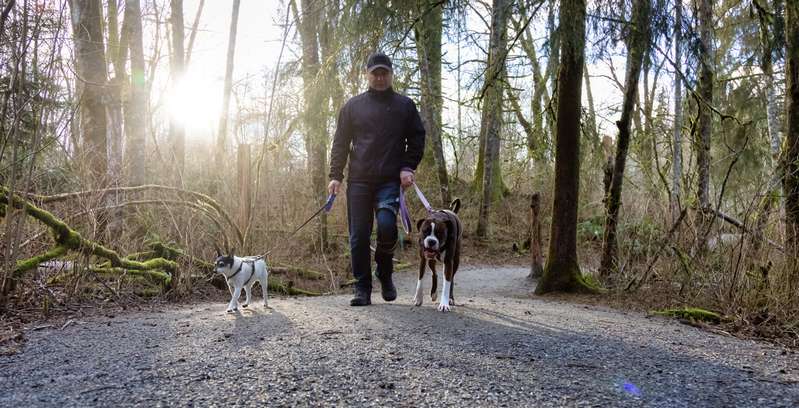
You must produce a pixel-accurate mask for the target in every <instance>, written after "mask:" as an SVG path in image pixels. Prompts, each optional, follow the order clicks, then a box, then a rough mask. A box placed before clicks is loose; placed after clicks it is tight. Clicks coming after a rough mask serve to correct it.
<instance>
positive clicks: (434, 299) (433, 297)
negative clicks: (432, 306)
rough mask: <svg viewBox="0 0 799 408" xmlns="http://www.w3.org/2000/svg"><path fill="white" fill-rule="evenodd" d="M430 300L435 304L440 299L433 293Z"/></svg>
mask: <svg viewBox="0 0 799 408" xmlns="http://www.w3.org/2000/svg"><path fill="white" fill-rule="evenodd" d="M430 299H431V300H432V301H433V302H435V301H436V299H438V295H436V294H435V293H431V294H430Z"/></svg>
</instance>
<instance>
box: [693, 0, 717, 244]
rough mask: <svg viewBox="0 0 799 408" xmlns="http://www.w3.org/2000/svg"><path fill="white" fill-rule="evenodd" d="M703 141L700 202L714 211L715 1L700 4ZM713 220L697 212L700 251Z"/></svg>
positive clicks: (698, 161)
mask: <svg viewBox="0 0 799 408" xmlns="http://www.w3.org/2000/svg"><path fill="white" fill-rule="evenodd" d="M699 59H700V64H699V65H700V67H699V85H698V93H699V98H700V99H701V100H700V101H699V104H698V105H699V140H697V143H696V149H697V153H696V165H697V171H698V172H699V174H698V180H697V201H698V203H699V206H700V207H702V208H707V207H710V160H711V158H710V138H711V135H712V133H713V116H712V112H711V106H712V105H713V81H714V68H713V64H714V61H715V57H714V52H713V0H699ZM711 222H712V219H709V217H708V216H707V215H706V214H705V212H704V211H697V213H696V225H697V231H698V233H699V236H698V237H697V242H696V245H697V247H696V249H697V250H698V251H699V252H702V251H704V250H705V249H706V248H707V236H708V233H709V226H710V223H711Z"/></svg>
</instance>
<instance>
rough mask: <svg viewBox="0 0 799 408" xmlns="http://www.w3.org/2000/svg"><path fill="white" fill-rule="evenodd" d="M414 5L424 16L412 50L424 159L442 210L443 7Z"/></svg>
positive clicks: (445, 196)
mask: <svg viewBox="0 0 799 408" xmlns="http://www.w3.org/2000/svg"><path fill="white" fill-rule="evenodd" d="M437 3H438V4H437ZM417 4H418V5H419V9H420V10H421V12H422V13H424V15H423V17H422V21H421V24H420V25H419V26H418V28H417V30H416V49H417V52H418V55H419V74H420V82H421V83H420V87H421V90H422V106H421V108H422V118H423V119H424V124H425V130H426V131H427V136H428V137H429V138H430V143H428V144H427V146H428V147H427V149H426V150H427V152H426V154H425V155H424V157H429V158H433V159H434V162H435V166H436V172H437V174H438V183H439V189H440V191H441V206H442V208H446V207H448V206H449V202H450V195H449V178H448V176H447V163H446V162H445V161H444V147H443V144H442V142H441V135H442V129H441V126H442V122H441V110H442V109H443V106H444V98H443V96H442V94H441V34H442V31H443V20H442V18H443V9H444V7H443V5H442V4H440V2H439V1H438V0H423V1H420V2H419V3H417ZM425 162H427V163H429V162H430V160H429V159H427V160H425Z"/></svg>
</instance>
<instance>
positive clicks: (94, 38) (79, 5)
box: [70, 0, 108, 186]
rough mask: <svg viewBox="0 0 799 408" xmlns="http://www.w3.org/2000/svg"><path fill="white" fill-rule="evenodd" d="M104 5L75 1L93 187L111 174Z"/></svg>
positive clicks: (85, 144)
mask: <svg viewBox="0 0 799 408" xmlns="http://www.w3.org/2000/svg"><path fill="white" fill-rule="evenodd" d="M101 3H102V2H101V1H100V0H71V1H70V6H71V12H72V24H73V27H74V41H75V60H76V61H75V62H76V72H77V76H78V81H80V82H81V83H82V88H83V92H82V93H81V96H80V126H81V129H82V130H83V137H82V142H83V149H82V152H83V153H84V154H85V157H86V163H87V165H88V166H87V167H88V168H87V170H88V173H89V177H90V184H91V185H93V186H100V185H102V184H104V182H105V177H106V176H107V173H108V118H107V117H106V102H107V96H106V94H105V89H106V87H107V85H108V70H107V69H106V64H105V62H106V60H105V46H104V43H105V41H104V39H103V28H102V26H103V16H102V8H101V7H102V4H101Z"/></svg>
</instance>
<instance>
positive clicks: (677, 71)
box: [671, 0, 682, 220]
mask: <svg viewBox="0 0 799 408" xmlns="http://www.w3.org/2000/svg"><path fill="white" fill-rule="evenodd" d="M672 147H673V150H672V162H671V185H672V187H671V209H672V210H671V214H672V218H674V219H675V220H676V219H677V217H679V215H680V205H681V204H680V198H681V197H682V187H681V184H682V1H681V0H679V1H675V2H674V134H673V140H672Z"/></svg>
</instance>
